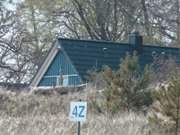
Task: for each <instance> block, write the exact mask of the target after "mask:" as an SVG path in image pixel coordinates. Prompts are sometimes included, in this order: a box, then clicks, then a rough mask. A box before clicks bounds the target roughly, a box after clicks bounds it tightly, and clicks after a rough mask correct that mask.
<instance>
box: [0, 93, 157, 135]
mask: <svg viewBox="0 0 180 135" xmlns="http://www.w3.org/2000/svg"><path fill="white" fill-rule="evenodd" d="M93 96H94V93H93V94H92V93H91V92H88V93H87V92H81V93H74V94H68V95H61V96H60V95H56V94H55V95H51V96H43V95H35V94H33V93H27V92H21V93H15V92H4V91H0V134H1V135H75V134H77V133H76V129H77V123H73V122H71V121H69V119H68V112H69V103H70V101H74V100H75V101H76V100H78V99H80V98H81V99H82V100H86V101H88V102H90V100H91V97H93ZM81 127H82V130H81V135H150V133H151V132H150V131H151V129H150V127H149V125H148V120H147V118H146V117H144V116H143V115H140V114H139V115H138V114H135V113H122V114H118V115H116V116H113V117H110V116H108V115H107V114H106V113H104V114H99V113H94V111H92V110H91V108H89V110H88V118H87V121H86V122H85V123H82V126H81ZM152 134H153V135H156V134H155V133H154V132H153V133H152Z"/></svg>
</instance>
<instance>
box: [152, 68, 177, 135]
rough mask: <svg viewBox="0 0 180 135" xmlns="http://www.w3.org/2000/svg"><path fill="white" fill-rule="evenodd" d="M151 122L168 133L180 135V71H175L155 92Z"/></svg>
mask: <svg viewBox="0 0 180 135" xmlns="http://www.w3.org/2000/svg"><path fill="white" fill-rule="evenodd" d="M153 99H154V105H153V108H152V114H151V116H150V121H151V122H152V123H154V124H156V126H158V127H161V128H163V129H165V131H166V132H169V133H174V134H175V135H178V133H179V132H180V131H179V128H180V126H179V125H180V70H179V69H174V70H173V71H172V73H171V77H170V78H169V79H168V82H167V83H166V84H161V85H160V86H159V87H158V89H157V90H155V91H153Z"/></svg>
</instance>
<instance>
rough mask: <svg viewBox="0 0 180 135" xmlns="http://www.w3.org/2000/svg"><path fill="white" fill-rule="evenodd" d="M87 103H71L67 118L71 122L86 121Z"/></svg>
mask: <svg viewBox="0 0 180 135" xmlns="http://www.w3.org/2000/svg"><path fill="white" fill-rule="evenodd" d="M86 114H87V102H71V103H70V113H69V118H70V120H71V121H77V122H81V121H86Z"/></svg>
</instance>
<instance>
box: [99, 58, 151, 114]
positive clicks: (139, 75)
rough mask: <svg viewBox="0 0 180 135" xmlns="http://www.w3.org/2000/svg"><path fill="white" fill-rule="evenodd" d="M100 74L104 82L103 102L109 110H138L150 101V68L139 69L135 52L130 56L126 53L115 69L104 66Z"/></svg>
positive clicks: (114, 111)
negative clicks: (104, 99)
mask: <svg viewBox="0 0 180 135" xmlns="http://www.w3.org/2000/svg"><path fill="white" fill-rule="evenodd" d="M102 74H103V76H104V77H103V79H104V81H105V82H106V88H105V92H104V96H105V98H106V101H105V104H106V107H107V109H108V110H109V111H110V112H112V113H116V112H117V111H119V110H126V111H130V110H135V111H139V110H142V109H144V108H145V107H147V106H149V105H150V104H151V103H152V99H151V93H150V90H148V85H149V83H150V81H151V78H152V71H151V68H150V66H146V67H145V68H144V70H143V71H141V69H140V66H139V63H138V57H137V56H136V55H135V54H134V55H132V56H131V55H129V54H127V56H126V57H125V58H124V59H122V61H121V64H120V66H119V69H118V70H117V71H112V70H111V69H110V68H109V67H105V68H104V70H103V72H102Z"/></svg>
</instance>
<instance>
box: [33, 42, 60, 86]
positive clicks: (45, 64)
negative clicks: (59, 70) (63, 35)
mask: <svg viewBox="0 0 180 135" xmlns="http://www.w3.org/2000/svg"><path fill="white" fill-rule="evenodd" d="M60 48H61V47H60V45H59V42H58V40H57V41H56V42H55V44H54V46H53V48H52V49H51V51H50V52H49V54H48V56H47V57H46V59H45V61H44V62H43V64H42V66H41V67H40V69H39V71H38V72H37V74H36V75H35V77H34V78H33V80H32V82H31V84H30V87H37V86H38V84H39V82H40V81H41V79H42V77H43V75H44V74H45V72H46V71H47V69H48V67H49V65H50V64H51V62H52V61H53V59H54V57H55V56H56V54H57V53H58V51H59V49H60Z"/></svg>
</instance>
